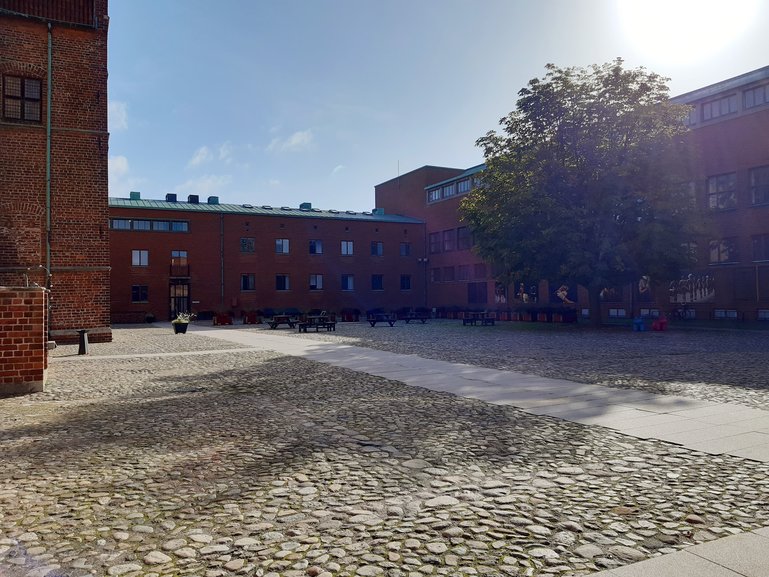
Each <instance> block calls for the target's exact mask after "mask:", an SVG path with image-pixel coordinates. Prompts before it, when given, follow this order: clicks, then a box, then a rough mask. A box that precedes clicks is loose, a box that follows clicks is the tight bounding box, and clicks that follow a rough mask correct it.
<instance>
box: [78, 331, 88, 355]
mask: <svg viewBox="0 0 769 577" xmlns="http://www.w3.org/2000/svg"><path fill="white" fill-rule="evenodd" d="M77 334H78V335H80V340H79V346H78V349H77V354H78V355H87V354H88V329H80V330H79V331H77Z"/></svg>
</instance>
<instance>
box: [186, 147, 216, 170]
mask: <svg viewBox="0 0 769 577" xmlns="http://www.w3.org/2000/svg"><path fill="white" fill-rule="evenodd" d="M213 157H214V156H213V154H211V151H210V150H209V148H208V147H207V146H201V147H200V148H198V149H197V150H196V151H195V154H193V155H192V158H190V160H189V162H188V163H187V168H191V167H193V166H199V165H201V164H203V163H204V162H208V161H209V160H211V159H212V158H213Z"/></svg>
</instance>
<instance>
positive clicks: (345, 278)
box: [342, 274, 355, 291]
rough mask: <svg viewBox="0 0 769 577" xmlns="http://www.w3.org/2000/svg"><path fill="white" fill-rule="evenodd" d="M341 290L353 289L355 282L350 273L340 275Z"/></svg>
mask: <svg viewBox="0 0 769 577" xmlns="http://www.w3.org/2000/svg"><path fill="white" fill-rule="evenodd" d="M342 290H343V291H351V290H355V282H354V280H353V276H352V275H351V274H343V275H342Z"/></svg>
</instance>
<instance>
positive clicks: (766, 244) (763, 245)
mask: <svg viewBox="0 0 769 577" xmlns="http://www.w3.org/2000/svg"><path fill="white" fill-rule="evenodd" d="M753 260H762V261H763V260H769V234H761V235H758V236H754V237H753Z"/></svg>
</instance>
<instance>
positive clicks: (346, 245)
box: [341, 240, 355, 256]
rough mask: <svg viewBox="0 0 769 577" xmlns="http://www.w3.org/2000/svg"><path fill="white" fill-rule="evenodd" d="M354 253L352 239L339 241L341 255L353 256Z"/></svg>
mask: <svg viewBox="0 0 769 577" xmlns="http://www.w3.org/2000/svg"><path fill="white" fill-rule="evenodd" d="M354 254H355V242H354V241H352V240H343V241H341V255H342V256H353V255H354Z"/></svg>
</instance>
